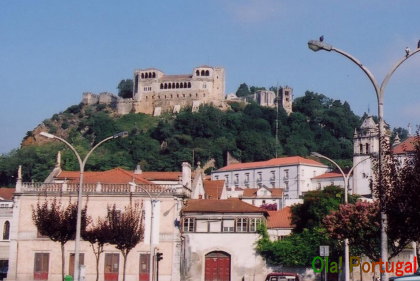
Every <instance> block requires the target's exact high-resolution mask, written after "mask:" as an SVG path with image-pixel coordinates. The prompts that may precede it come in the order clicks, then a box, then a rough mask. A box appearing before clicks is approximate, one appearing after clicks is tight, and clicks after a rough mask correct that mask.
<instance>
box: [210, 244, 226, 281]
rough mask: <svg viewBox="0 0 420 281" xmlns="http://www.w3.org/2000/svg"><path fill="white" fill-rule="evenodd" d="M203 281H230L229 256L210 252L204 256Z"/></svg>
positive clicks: (223, 253)
mask: <svg viewBox="0 0 420 281" xmlns="http://www.w3.org/2000/svg"><path fill="white" fill-rule="evenodd" d="M205 266H206V269H205V278H204V280H205V281H230V255H229V254H227V253H225V252H219V251H217V252H211V253H208V254H207V255H206V265H205Z"/></svg>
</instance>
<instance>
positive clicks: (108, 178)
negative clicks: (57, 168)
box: [55, 168, 153, 184]
mask: <svg viewBox="0 0 420 281" xmlns="http://www.w3.org/2000/svg"><path fill="white" fill-rule="evenodd" d="M79 176H80V172H79V171H62V172H61V173H59V174H58V175H57V176H56V177H55V179H61V180H64V179H67V180H68V181H69V182H74V183H77V182H79ZM83 181H84V182H85V183H98V182H100V183H120V184H122V183H128V182H132V181H135V182H136V183H141V184H153V183H152V182H150V181H148V180H146V179H144V178H143V177H142V176H141V174H138V175H136V174H134V172H132V171H127V170H124V169H121V168H115V169H112V170H108V171H103V172H84V175H83Z"/></svg>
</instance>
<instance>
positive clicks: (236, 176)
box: [234, 174, 239, 186]
mask: <svg viewBox="0 0 420 281" xmlns="http://www.w3.org/2000/svg"><path fill="white" fill-rule="evenodd" d="M234 183H235V185H236V186H238V185H239V174H235V182H234Z"/></svg>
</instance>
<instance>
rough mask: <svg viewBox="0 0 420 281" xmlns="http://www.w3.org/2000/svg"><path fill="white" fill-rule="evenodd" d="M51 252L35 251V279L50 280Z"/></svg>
mask: <svg viewBox="0 0 420 281" xmlns="http://www.w3.org/2000/svg"><path fill="white" fill-rule="evenodd" d="M49 262H50V254H49V253H35V261H34V280H48V265H49Z"/></svg>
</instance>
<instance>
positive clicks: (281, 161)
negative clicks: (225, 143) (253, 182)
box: [217, 156, 327, 171]
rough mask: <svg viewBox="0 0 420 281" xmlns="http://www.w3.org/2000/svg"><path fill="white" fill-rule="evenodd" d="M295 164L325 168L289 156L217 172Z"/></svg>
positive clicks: (303, 159)
mask: <svg viewBox="0 0 420 281" xmlns="http://www.w3.org/2000/svg"><path fill="white" fill-rule="evenodd" d="M296 164H305V165H311V166H320V167H327V166H326V165H324V164H322V163H320V162H318V161H315V160H312V159H306V158H303V157H300V156H291V157H283V158H274V159H270V160H267V161H259V162H248V163H235V164H230V165H228V166H225V167H223V168H220V169H218V170H217V171H232V170H246V169H255V168H264V167H273V166H289V165H296Z"/></svg>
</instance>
